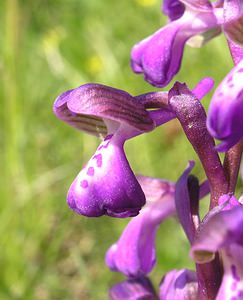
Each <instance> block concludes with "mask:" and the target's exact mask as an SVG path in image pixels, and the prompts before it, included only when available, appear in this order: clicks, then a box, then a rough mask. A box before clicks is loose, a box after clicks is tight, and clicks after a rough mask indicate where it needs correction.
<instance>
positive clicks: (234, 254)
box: [191, 194, 243, 300]
mask: <svg viewBox="0 0 243 300" xmlns="http://www.w3.org/2000/svg"><path fill="white" fill-rule="evenodd" d="M242 241H243V206H242V205H241V203H240V202H238V201H237V199H236V198H235V197H234V196H232V195H227V194H226V195H223V196H222V197H221V198H220V199H219V207H218V209H217V212H216V213H214V214H212V213H211V216H210V217H209V218H208V219H207V220H206V221H205V222H204V223H203V224H202V226H201V229H200V231H199V234H198V236H197V238H196V239H195V241H194V243H193V245H192V248H191V256H192V258H193V259H194V260H195V261H196V262H197V263H199V264H204V263H207V262H210V261H212V260H213V259H214V257H215V255H216V253H217V252H218V251H219V253H220V256H221V259H222V262H223V268H224V270H223V272H224V273H223V279H222V281H221V286H220V288H219V291H218V293H217V297H216V300H225V299H242V298H243V242H242Z"/></svg>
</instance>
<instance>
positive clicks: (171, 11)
mask: <svg viewBox="0 0 243 300" xmlns="http://www.w3.org/2000/svg"><path fill="white" fill-rule="evenodd" d="M162 10H163V13H164V14H165V15H167V16H168V17H169V18H170V20H171V21H174V20H177V19H179V18H180V17H181V16H182V15H183V14H184V11H185V6H184V5H183V4H182V3H181V1H179V0H164V1H163V7H162Z"/></svg>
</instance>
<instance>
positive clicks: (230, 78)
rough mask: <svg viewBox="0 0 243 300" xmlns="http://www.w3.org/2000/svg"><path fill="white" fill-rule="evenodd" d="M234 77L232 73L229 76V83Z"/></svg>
mask: <svg viewBox="0 0 243 300" xmlns="http://www.w3.org/2000/svg"><path fill="white" fill-rule="evenodd" d="M232 79H233V76H232V75H231V76H230V77H229V79H228V80H227V82H228V83H229V82H230V81H232Z"/></svg>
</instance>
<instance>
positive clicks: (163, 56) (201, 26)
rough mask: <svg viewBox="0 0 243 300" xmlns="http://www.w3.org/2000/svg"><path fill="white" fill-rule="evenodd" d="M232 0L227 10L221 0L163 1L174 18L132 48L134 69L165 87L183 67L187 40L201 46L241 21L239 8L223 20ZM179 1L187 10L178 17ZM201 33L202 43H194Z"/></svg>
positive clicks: (146, 78) (159, 85)
mask: <svg viewBox="0 0 243 300" xmlns="http://www.w3.org/2000/svg"><path fill="white" fill-rule="evenodd" d="M236 1H237V0H236ZM231 2H232V4H231ZM231 2H229V4H228V5H227V6H226V5H225V8H224V9H223V8H222V7H221V6H222V4H221V3H219V2H216V3H211V2H210V1H208V0H203V1H201V0H193V1H192V0H182V1H180V2H179V1H168V3H167V2H166V3H165V4H164V5H165V11H166V14H169V15H171V16H172V18H173V17H174V21H172V22H170V23H169V24H167V25H166V26H164V27H163V28H161V29H160V30H158V31H157V32H155V33H154V34H153V35H151V36H149V37H148V38H146V39H144V40H143V41H141V42H140V43H138V44H136V45H135V46H134V47H133V49H132V53H131V66H132V69H133V71H134V72H135V73H143V74H144V78H145V80H146V81H148V82H149V83H150V84H152V85H154V86H157V87H164V86H166V85H167V84H168V83H169V82H170V81H171V79H172V78H173V77H174V75H175V74H177V72H178V71H179V69H180V65H181V60H182V55H183V50H184V46H185V43H186V42H187V41H188V42H189V43H190V45H194V46H196V47H198V46H200V45H203V44H204V43H205V42H207V41H209V40H210V39H211V38H213V37H214V36H216V35H218V34H219V33H220V32H221V28H222V26H223V29H224V31H225V32H226V31H227V32H232V28H233V24H232V22H235V23H237V22H239V20H240V18H241V14H242V12H241V10H239V11H238V14H237V15H236V14H235V15H234V19H227V20H226V19H224V14H225V11H226V9H228V10H230V9H231V6H232V5H233V2H234V0H233V1H231ZM179 3H182V4H184V5H185V13H184V14H182V15H181V17H180V18H178V19H177V17H175V16H176V13H175V11H174V10H173V5H175V7H176V5H179ZM170 5H172V8H171V9H169V7H170ZM237 24H238V23H237ZM240 24H241V23H240ZM234 26H235V28H237V26H238V25H235V24H234ZM235 31H236V29H235V30H234V32H235ZM229 35H230V34H229ZM233 35H234V37H235V39H237V40H241V39H242V37H241V36H240V37H239V36H236V35H237V34H232V33H231V36H233ZM198 36H201V42H200V45H199V44H198V42H195V41H197V40H198V38H197V39H192V38H193V37H198ZM189 39H190V41H189Z"/></svg>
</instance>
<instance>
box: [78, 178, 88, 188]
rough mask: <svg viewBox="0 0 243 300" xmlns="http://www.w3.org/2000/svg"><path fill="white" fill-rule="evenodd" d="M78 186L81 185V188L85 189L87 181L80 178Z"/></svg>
mask: <svg viewBox="0 0 243 300" xmlns="http://www.w3.org/2000/svg"><path fill="white" fill-rule="evenodd" d="M80 186H81V187H82V188H84V189H86V188H87V187H88V186H89V183H88V181H87V180H82V181H81V182H80Z"/></svg>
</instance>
